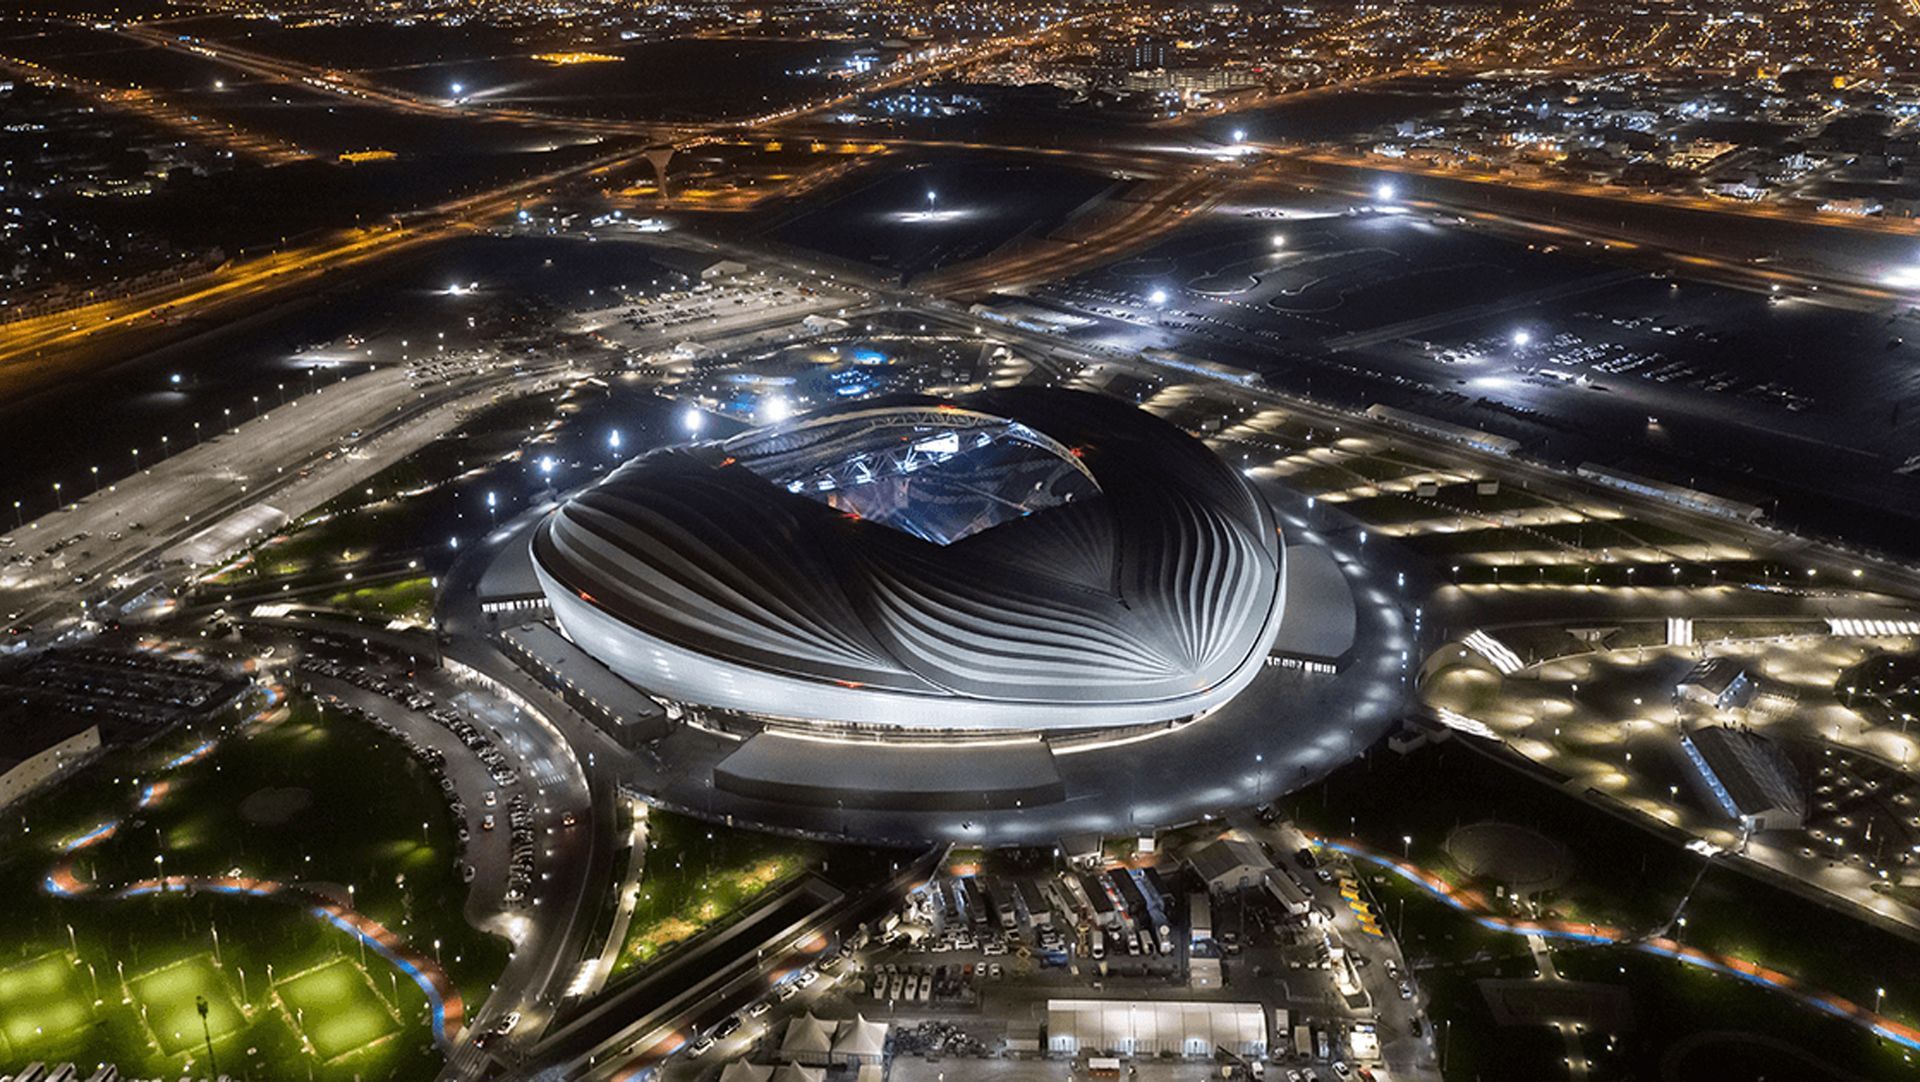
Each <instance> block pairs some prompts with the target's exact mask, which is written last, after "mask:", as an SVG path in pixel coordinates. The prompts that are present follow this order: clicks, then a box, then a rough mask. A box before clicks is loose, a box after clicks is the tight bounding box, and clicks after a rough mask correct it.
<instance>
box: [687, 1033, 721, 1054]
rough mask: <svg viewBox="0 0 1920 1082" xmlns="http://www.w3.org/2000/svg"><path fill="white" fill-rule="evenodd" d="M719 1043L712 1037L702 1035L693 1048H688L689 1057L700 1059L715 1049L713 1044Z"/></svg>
mask: <svg viewBox="0 0 1920 1082" xmlns="http://www.w3.org/2000/svg"><path fill="white" fill-rule="evenodd" d="M717 1043H719V1042H717V1041H715V1040H714V1039H713V1038H712V1037H702V1038H700V1039H699V1040H697V1041H695V1042H693V1047H692V1048H689V1049H687V1058H689V1059H699V1058H700V1057H701V1056H704V1055H706V1054H707V1053H708V1052H711V1051H713V1046H714V1045H715V1044H717Z"/></svg>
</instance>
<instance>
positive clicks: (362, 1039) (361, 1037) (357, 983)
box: [274, 958, 400, 1061]
mask: <svg viewBox="0 0 1920 1082" xmlns="http://www.w3.org/2000/svg"><path fill="white" fill-rule="evenodd" d="M274 992H275V993H276V994H277V995H279V997H280V1002H281V1003H283V1004H285V1005H286V1009H287V1014H288V1015H290V1016H291V1017H292V1018H293V1019H294V1024H295V1026H296V1027H297V1028H298V1029H299V1030H300V1031H301V1032H303V1033H305V1034H306V1035H307V1040H308V1041H310V1042H312V1044H313V1051H314V1054H315V1055H317V1056H319V1057H320V1059H322V1060H325V1061H331V1060H334V1059H338V1058H339V1057H341V1056H345V1055H349V1054H351V1053H353V1052H357V1051H359V1050H360V1049H363V1048H366V1047H367V1046H368V1045H371V1044H373V1043H374V1042H376V1041H379V1040H381V1039H383V1038H385V1037H388V1036H390V1035H392V1034H394V1033H398V1032H399V1031H400V1023H398V1022H396V1021H395V1020H394V1017H393V1012H392V1011H391V1010H390V1009H389V1008H388V1006H387V1003H386V1001H385V1000H384V999H382V998H381V997H380V993H378V992H376V991H375V990H374V988H373V985H372V984H370V983H368V980H367V975H366V972H365V971H364V970H362V969H361V968H360V967H359V966H357V965H355V964H353V963H352V962H349V961H347V960H346V959H344V958H342V959H339V960H337V961H333V962H329V963H327V964H326V965H323V966H321V967H319V968H318V969H310V970H308V971H306V972H305V973H302V974H300V975H298V976H295V977H289V978H287V979H286V980H283V981H281V982H280V983H278V984H276V985H274Z"/></svg>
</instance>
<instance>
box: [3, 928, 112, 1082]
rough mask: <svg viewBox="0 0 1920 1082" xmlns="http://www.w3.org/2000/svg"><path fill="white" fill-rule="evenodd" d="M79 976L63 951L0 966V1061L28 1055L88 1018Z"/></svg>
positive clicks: (90, 1009) (90, 1015)
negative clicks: (13, 964)
mask: <svg viewBox="0 0 1920 1082" xmlns="http://www.w3.org/2000/svg"><path fill="white" fill-rule="evenodd" d="M85 980H86V978H85V976H84V975H83V974H81V973H80V972H79V971H78V970H77V969H76V967H75V966H74V964H73V959H72V957H71V956H69V955H68V954H66V953H65V952H55V953H52V954H43V955H41V956H40V957H38V958H35V959H32V960H31V961H27V962H22V963H20V964H19V965H16V966H11V967H9V968H7V969H0V1063H10V1062H13V1061H16V1060H21V1059H26V1058H32V1057H33V1055H34V1054H35V1049H36V1048H39V1047H43V1046H49V1045H51V1044H53V1043H54V1042H57V1041H59V1039H60V1038H62V1037H64V1036H66V1035H68V1034H71V1033H73V1032H75V1031H77V1030H79V1029H81V1028H82V1027H84V1026H86V1025H87V1024H88V1023H90V1022H92V1021H93V1000H92V998H91V997H89V996H88V995H87V994H86V989H85V987H84V982H85Z"/></svg>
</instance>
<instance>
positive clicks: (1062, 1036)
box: [1047, 999, 1267, 1057]
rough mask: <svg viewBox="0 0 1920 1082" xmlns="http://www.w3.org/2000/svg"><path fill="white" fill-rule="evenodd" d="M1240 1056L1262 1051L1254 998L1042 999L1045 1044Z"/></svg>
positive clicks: (1261, 1019) (1263, 1034) (1067, 1050)
mask: <svg viewBox="0 0 1920 1082" xmlns="http://www.w3.org/2000/svg"><path fill="white" fill-rule="evenodd" d="M1216 1049H1225V1050H1227V1051H1229V1052H1232V1053H1234V1054H1236V1055H1240V1056H1249V1057H1256V1056H1264V1055H1266V1052H1267V1024H1266V1016H1265V1013H1264V1012H1263V1011H1262V1010H1261V1009H1260V1005H1259V1004H1257V1003H1205V1002H1175V1001H1166V1000H1125V999H1052V1000H1048V1001H1047V1050H1048V1051H1049V1052H1052V1053H1054V1054H1055V1055H1068V1056H1071V1055H1077V1054H1079V1053H1081V1052H1091V1053H1094V1054H1096V1055H1098V1054H1101V1053H1107V1054H1112V1055H1120V1056H1158V1055H1163V1054H1164V1055H1174V1056H1211V1055H1213V1054H1214V1051H1215V1050H1216Z"/></svg>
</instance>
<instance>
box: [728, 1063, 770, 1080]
mask: <svg viewBox="0 0 1920 1082" xmlns="http://www.w3.org/2000/svg"><path fill="white" fill-rule="evenodd" d="M772 1077H773V1068H771V1067H761V1066H757V1065H755V1064H752V1063H748V1062H747V1061H746V1060H743V1059H737V1060H734V1061H733V1062H732V1063H729V1064H727V1065H726V1066H725V1067H723V1068H721V1070H720V1082H767V1080H768V1079H770V1078H772Z"/></svg>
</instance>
